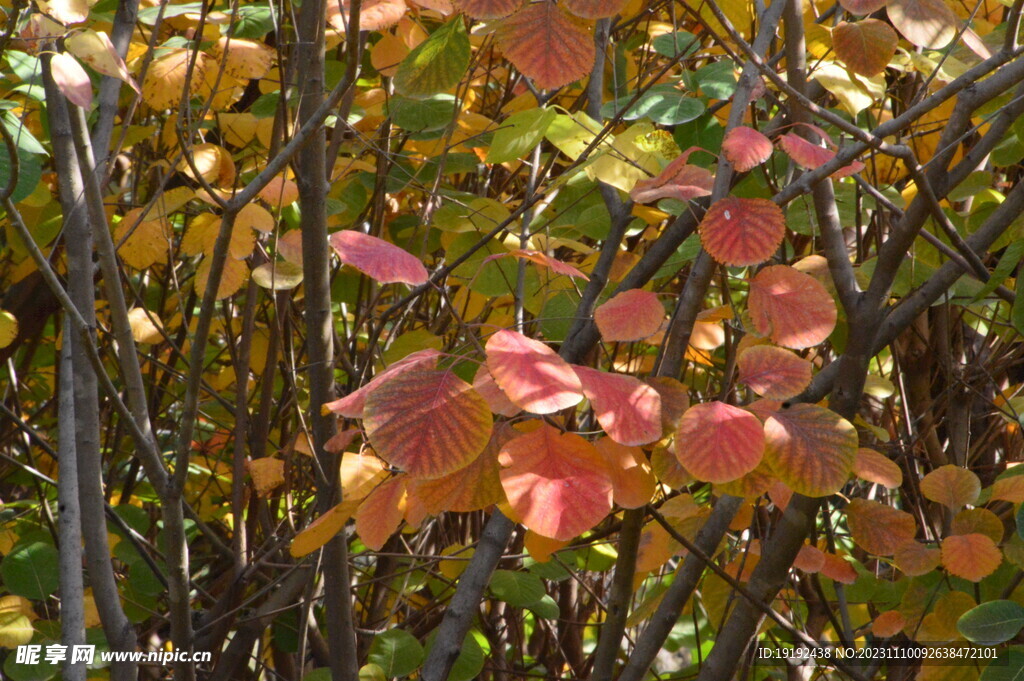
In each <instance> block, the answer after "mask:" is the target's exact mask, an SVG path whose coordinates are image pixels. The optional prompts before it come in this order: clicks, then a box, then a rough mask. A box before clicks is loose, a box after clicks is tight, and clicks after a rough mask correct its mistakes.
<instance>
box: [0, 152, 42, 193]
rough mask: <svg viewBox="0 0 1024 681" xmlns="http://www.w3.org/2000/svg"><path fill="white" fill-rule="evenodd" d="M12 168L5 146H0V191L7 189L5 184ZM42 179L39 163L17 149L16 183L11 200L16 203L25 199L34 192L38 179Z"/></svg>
mask: <svg viewBox="0 0 1024 681" xmlns="http://www.w3.org/2000/svg"><path fill="white" fill-rule="evenodd" d="M12 172H13V168H12V167H11V157H10V155H9V154H8V153H7V145H4V144H0V189H5V188H6V187H7V182H8V181H9V179H10V177H11V173H12ZM40 177H42V167H41V166H40V165H39V161H37V160H36V157H35V156H34V155H32V154H29V153H26V151H25V150H24V149H20V148H19V149H18V183H17V184H16V185H15V186H14V193H12V194H11V200H12V201H14V202H15V203H17V202H18V201H23V200H24V199H25V198H27V197H28V196H29V195H30V194H31V193H32V192H33V191H35V188H36V185H38V184H39V179H40Z"/></svg>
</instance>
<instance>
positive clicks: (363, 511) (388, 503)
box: [356, 475, 406, 551]
mask: <svg viewBox="0 0 1024 681" xmlns="http://www.w3.org/2000/svg"><path fill="white" fill-rule="evenodd" d="M405 482H406V476H404V475H398V476H395V477H393V478H391V479H390V480H388V481H387V482H385V483H383V484H382V485H381V486H380V487H378V488H377V489H375V490H373V491H372V492H370V494H369V496H367V497H366V498H365V499H363V503H362V504H360V505H359V509H358V510H357V511H356V533H357V534H358V535H359V537H360V539H362V540H363V543H364V544H366V546H367V547H368V548H370V549H372V550H373V551H380V550H381V549H382V548H383V547H384V543H385V542H387V540H388V537H390V536H391V535H393V534H394V533H395V530H397V529H398V525H399V523H401V522H402V516H404V515H405V498H406V493H405Z"/></svg>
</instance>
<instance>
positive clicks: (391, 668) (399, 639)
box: [366, 629, 424, 679]
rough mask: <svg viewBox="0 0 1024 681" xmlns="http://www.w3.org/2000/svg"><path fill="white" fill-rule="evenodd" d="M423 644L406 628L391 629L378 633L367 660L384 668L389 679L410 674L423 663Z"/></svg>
mask: <svg viewBox="0 0 1024 681" xmlns="http://www.w3.org/2000/svg"><path fill="white" fill-rule="evenodd" d="M423 655H424V653H423V646H421V645H420V642H419V641H417V640H416V637H415V636H413V635H412V634H410V633H409V632H408V631H405V630H404V629H389V630H388V631H385V632H384V633H381V634H377V635H376V636H375V637H374V639H373V643H371V644H370V653H369V655H368V656H367V658H366V661H367V662H369V663H371V664H375V665H377V666H378V667H380V668H381V669H383V670H384V675H385V676H386V677H388V678H389V679H392V678H395V677H398V676H408V675H409V674H411V673H413V672H414V671H416V669H417V668H418V667H419V666H420V665H421V664H422V663H423Z"/></svg>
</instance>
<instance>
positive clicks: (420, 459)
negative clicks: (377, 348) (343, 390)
mask: <svg viewBox="0 0 1024 681" xmlns="http://www.w3.org/2000/svg"><path fill="white" fill-rule="evenodd" d="M363 427H364V428H365V429H366V435H367V437H368V438H369V440H370V444H372V445H373V448H374V449H375V450H377V453H378V454H379V455H380V457H381V458H382V459H384V460H385V461H387V462H389V463H391V464H393V465H394V466H397V467H398V468H400V469H402V470H404V471H406V472H408V473H409V474H410V475H412V476H415V477H419V478H439V477H441V476H443V475H448V474H449V473H453V472H455V471H457V470H459V469H461V468H465V467H466V466H468V465H469V464H470V463H472V462H473V460H474V459H476V457H477V456H479V454H480V452H481V451H483V448H484V447H485V446H486V445H487V441H488V440H489V439H490V436H491V410H490V409H488V408H487V403H486V402H485V401H484V398H482V397H480V395H478V394H477V393H476V391H474V390H473V388H472V386H470V385H469V384H468V383H466V382H465V381H463V380H462V379H461V378H459V377H458V376H456V375H455V374H454V373H452V372H451V371H434V370H426V369H421V370H418V371H408V372H404V373H402V374H400V375H398V376H391V377H389V378H388V380H387V381H386V382H384V383H382V384H381V385H380V386H379V387H377V388H376V389H375V390H374V391H373V392H371V393H370V396H369V397H367V398H366V410H365V413H364V415H363Z"/></svg>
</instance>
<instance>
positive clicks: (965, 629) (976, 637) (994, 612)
mask: <svg viewBox="0 0 1024 681" xmlns="http://www.w3.org/2000/svg"><path fill="white" fill-rule="evenodd" d="M1022 627H1024V606H1021V605H1020V604H1019V603H1014V602H1013V601H989V602H988V603H982V604H981V605H979V606H977V607H976V608H971V609H970V610H968V611H967V612H965V613H964V614H963V615H961V616H960V619H959V620H958V621H957V623H956V628H957V631H959V632H960V633H961V634H962V635H963V636H964V638H966V639H967V640H968V641H971V642H973V643H981V644H983V645H998V644H1000V643H1004V642H1006V641H1009V640H1010V639H1011V638H1013V637H1014V636H1016V635H1017V632H1019V631H1020V630H1021V628H1022Z"/></svg>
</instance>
